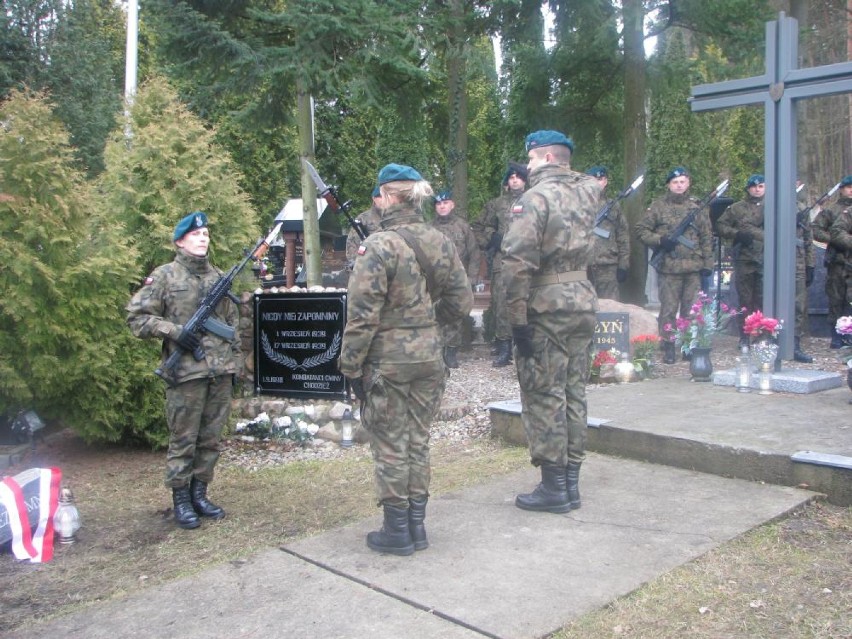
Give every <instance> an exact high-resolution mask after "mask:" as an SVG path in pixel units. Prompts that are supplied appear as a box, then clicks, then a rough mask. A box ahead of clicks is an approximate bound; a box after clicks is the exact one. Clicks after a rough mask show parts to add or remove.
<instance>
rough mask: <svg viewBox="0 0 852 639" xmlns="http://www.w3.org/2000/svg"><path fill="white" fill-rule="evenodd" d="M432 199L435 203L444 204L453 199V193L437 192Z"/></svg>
mask: <svg viewBox="0 0 852 639" xmlns="http://www.w3.org/2000/svg"><path fill="white" fill-rule="evenodd" d="M434 199H435V202H436V203H438V202H446V201H447V200H452V199H453V192H452V191H439V192H438V193H436V194H435V198H434Z"/></svg>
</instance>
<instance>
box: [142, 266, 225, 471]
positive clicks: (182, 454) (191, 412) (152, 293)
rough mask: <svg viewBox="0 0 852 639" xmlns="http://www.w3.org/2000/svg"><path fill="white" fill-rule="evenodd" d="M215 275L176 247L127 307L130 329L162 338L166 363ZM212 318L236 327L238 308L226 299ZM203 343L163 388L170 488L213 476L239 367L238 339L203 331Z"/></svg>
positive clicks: (216, 278) (182, 362) (184, 358)
mask: <svg viewBox="0 0 852 639" xmlns="http://www.w3.org/2000/svg"><path fill="white" fill-rule="evenodd" d="M220 276H221V272H220V271H218V270H217V269H216V268H214V267H213V266H212V265H211V264H210V262H209V261H208V259H207V258H206V257H195V256H192V255H189V254H188V253H186V252H185V251H183V250H182V249H178V250H177V254H176V256H175V259H174V261H173V262H171V263H169V264H165V265H163V266H159V267H157V268H156V269H155V270H154V272H153V273H151V275H149V276H148V277H147V278H146V279H145V282H144V285H143V286H142V288H141V289H139V291H137V292H136V294H135V295H134V296H133V297H132V299H131V300H130V303H129V304H128V305H127V313H128V315H127V324H128V325H129V326H130V330H131V331H132V332H133V334H134V335H135V336H136V337H140V338H160V339H162V340H163V349H162V359H163V361H165V360H166V358H167V357H168V356H169V355H170V354H171V352H172V351H173V350H174V349H176V348H177V344H175V343H174V342H173V341H172V339H171V338H174V337H177V336H178V335H179V334H180V330H181V328H182V326H183V325H184V324H185V323H186V322H187V321H188V320H189V319H190V317H192V314H193V313H195V310H196V309H197V308H198V305H199V304H200V303H201V300H202V299H204V296H205V295H206V294H207V292H208V291H209V290H210V288H211V287H212V286H213V285H214V284H215V283H216V282H217V281H218V280H219V277H220ZM213 317H214V318H215V319H217V320H219V321H221V322H223V323H225V324H228V325H229V326H233V327H236V326H237V325H238V320H239V312H238V310H237V307H236V305H235V304H234V303H233V302H232V301H231V300H230V299H228V298H227V297H226V298H225V299H223V300H222V301H221V302H220V303H219V305H218V306H217V307H216V309H215V311H214V313H213ZM202 345H203V347H204V352H205V355H206V357H205V358H204V359H203V360H201V361H196V360H195V358H194V357H193V356H192V354H191V353H184V355H183V356H182V357H181V358H180V360H179V362H178V365H177V366H176V368H175V374H174V381H175V382H176V384H177V385H176V386H175V387H174V388H170V389H169V390H168V391H167V398H166V418H167V421H168V424H169V451H168V453H167V468H166V485H167V486H168V487H170V488H175V487H180V486H184V485H186V484H188V483H189V480H190V478H191V477H192V475H193V473H196V476H198V477H199V479H201V480H202V481H209V480H207V479H205V477H209V478H212V476H213V466H214V465H215V464H216V459H217V458H218V451H219V448H218V438H219V436H220V435H221V432H222V427H223V426H224V424H225V423H226V422H227V421H228V415H229V411H230V398H231V384H232V377H233V375H234V374H235V373H237V372H238V371H239V370H240V368H239V367H240V365H241V364H240V363H241V353H240V342H239V337H235V338H234V341H232V342H227V341H225V340H223V339H222V338H221V337H219V336H217V335H213V334H210V333H205V334H204V335H203V336H202ZM214 439H215V440H216V441H215V442H214V441H213V440H214ZM199 473H200V475H199Z"/></svg>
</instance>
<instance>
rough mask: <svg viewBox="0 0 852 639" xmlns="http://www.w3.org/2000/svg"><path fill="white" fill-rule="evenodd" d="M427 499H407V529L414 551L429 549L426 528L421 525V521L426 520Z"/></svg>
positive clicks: (424, 497) (425, 497)
mask: <svg viewBox="0 0 852 639" xmlns="http://www.w3.org/2000/svg"><path fill="white" fill-rule="evenodd" d="M427 501H429V497H428V496H426V495H424V496H422V497H409V498H408V529H409V531H410V532H411V540H412V541H413V542H414V550H426V549H427V548H428V547H429V540H428V539H426V526H424V525H423V520H424V519H426V502H427Z"/></svg>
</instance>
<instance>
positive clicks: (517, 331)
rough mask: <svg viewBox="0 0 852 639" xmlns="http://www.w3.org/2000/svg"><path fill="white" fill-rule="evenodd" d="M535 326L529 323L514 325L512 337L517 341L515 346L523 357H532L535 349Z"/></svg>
mask: <svg viewBox="0 0 852 639" xmlns="http://www.w3.org/2000/svg"><path fill="white" fill-rule="evenodd" d="M532 337H533V328H532V326H530V325H529V324H521V325H520V326H513V327H512V339H513V340H514V342H515V348H517V349H518V355H519V356H521V357H532V356H533V353H534V352H535V349H533V342H532Z"/></svg>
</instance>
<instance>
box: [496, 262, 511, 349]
mask: <svg viewBox="0 0 852 639" xmlns="http://www.w3.org/2000/svg"><path fill="white" fill-rule="evenodd" d="M501 267H502V264H501ZM491 314H492V315H493V317H494V339H511V338H512V326H511V325H510V324H509V307H508V306H506V284H505V283H504V282H503V272H502V268H501V269H499V270H495V271H492V275H491Z"/></svg>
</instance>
